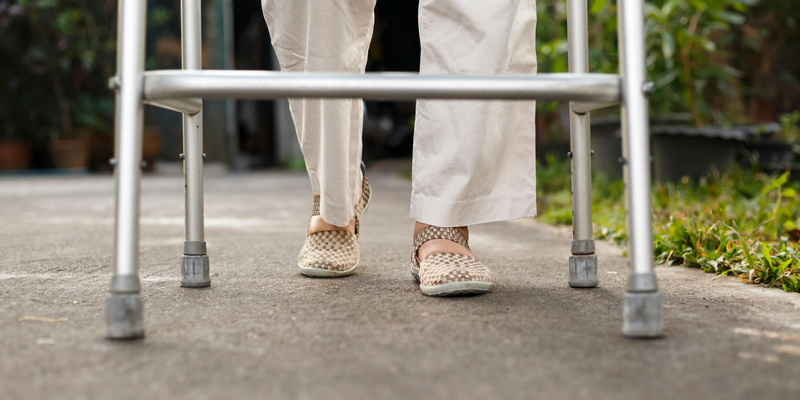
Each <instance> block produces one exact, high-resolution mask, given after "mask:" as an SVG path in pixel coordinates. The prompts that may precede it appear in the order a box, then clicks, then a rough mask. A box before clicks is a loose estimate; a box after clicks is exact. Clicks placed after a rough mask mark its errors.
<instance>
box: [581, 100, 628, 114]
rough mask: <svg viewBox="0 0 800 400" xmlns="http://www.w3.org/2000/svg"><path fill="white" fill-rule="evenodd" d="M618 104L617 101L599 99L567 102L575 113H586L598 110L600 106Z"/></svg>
mask: <svg viewBox="0 0 800 400" xmlns="http://www.w3.org/2000/svg"><path fill="white" fill-rule="evenodd" d="M616 105H619V102H618V101H614V102H600V101H571V102H570V103H569V108H570V109H572V111H573V112H575V114H581V115H583V114H586V113H588V112H591V111H594V110H599V109H601V108H606V107H611V106H616Z"/></svg>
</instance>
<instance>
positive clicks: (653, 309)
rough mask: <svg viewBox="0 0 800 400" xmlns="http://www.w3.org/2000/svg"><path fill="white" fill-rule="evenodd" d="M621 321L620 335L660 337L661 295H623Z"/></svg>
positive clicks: (633, 293) (661, 320) (661, 318)
mask: <svg viewBox="0 0 800 400" xmlns="http://www.w3.org/2000/svg"><path fill="white" fill-rule="evenodd" d="M622 319H623V322H622V334H623V335H625V336H627V337H630V338H643V339H648V338H657V337H661V336H662V335H663V333H664V317H663V315H662V305H661V293H658V292H629V293H625V296H624V297H623V299H622Z"/></svg>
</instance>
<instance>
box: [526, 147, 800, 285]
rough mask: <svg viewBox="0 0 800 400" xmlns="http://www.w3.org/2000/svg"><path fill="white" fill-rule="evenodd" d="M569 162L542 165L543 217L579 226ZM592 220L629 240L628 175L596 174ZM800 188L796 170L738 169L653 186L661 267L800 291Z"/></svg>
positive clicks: (598, 232)
mask: <svg viewBox="0 0 800 400" xmlns="http://www.w3.org/2000/svg"><path fill="white" fill-rule="evenodd" d="M569 177H570V169H569V162H568V161H557V160H556V159H555V158H552V157H550V158H548V159H547V160H546V163H544V164H543V165H539V166H538V169H537V185H538V188H539V189H538V190H539V199H538V202H539V205H538V206H539V210H540V218H541V219H542V221H544V222H546V223H551V224H563V225H570V224H572V209H571V207H572V205H571V204H572V203H571V194H570V181H569V179H570V178H569ZM592 189H593V190H592V198H593V206H592V212H593V222H594V233H595V237H596V238H598V239H605V240H609V241H612V242H614V243H617V244H621V245H624V244H625V243H626V242H627V235H626V231H625V209H624V200H623V184H622V181H621V180H618V179H609V178H607V177H605V176H602V175H600V174H597V175H595V176H594V177H593V188H592ZM798 192H800V185H798V183H797V182H792V181H790V180H789V173H788V172H785V173H782V174H780V175H778V174H774V175H770V174H766V173H762V172H758V171H754V170H744V169H739V168H734V169H733V170H732V171H731V172H730V173H728V174H726V175H723V176H718V177H715V176H713V175H709V176H707V177H704V178H702V179H700V180H699V181H698V182H690V181H689V180H688V179H684V180H683V181H681V182H678V183H668V184H656V185H654V187H653V190H652V199H653V230H654V232H653V233H654V243H653V248H654V255H655V262H656V263H657V264H666V265H684V266H687V267H693V268H700V269H702V270H703V271H705V272H709V273H714V274H717V275H720V276H723V275H729V274H732V275H735V276H737V277H739V279H741V280H742V281H744V282H747V283H759V284H764V285H766V286H770V287H779V288H782V289H784V290H786V291H790V292H798V291H800V253H798V243H797V242H798V240H799V239H800V229H798V227H799V226H800V195H798Z"/></svg>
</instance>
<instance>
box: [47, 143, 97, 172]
mask: <svg viewBox="0 0 800 400" xmlns="http://www.w3.org/2000/svg"><path fill="white" fill-rule="evenodd" d="M50 157H52V159H53V165H54V166H55V167H56V168H68V169H85V168H87V167H88V166H89V144H88V143H87V141H86V140H83V139H60V140H54V141H52V142H50Z"/></svg>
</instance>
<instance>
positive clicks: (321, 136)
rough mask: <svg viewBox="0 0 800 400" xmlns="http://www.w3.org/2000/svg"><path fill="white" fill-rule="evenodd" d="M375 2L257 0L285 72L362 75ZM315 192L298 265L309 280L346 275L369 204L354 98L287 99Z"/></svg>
mask: <svg viewBox="0 0 800 400" xmlns="http://www.w3.org/2000/svg"><path fill="white" fill-rule="evenodd" d="M374 7H375V0H326V1H313V0H262V8H263V11H264V18H265V19H266V21H267V26H268V28H269V31H270V37H271V41H272V45H273V48H274V49H275V53H276V55H277V57H278V61H279V63H280V65H281V70H282V71H284V72H345V73H364V69H365V67H366V63H367V50H368V46H369V42H370V40H371V38H372V28H373V22H374V17H373V9H374ZM289 103H290V110H291V113H292V119H293V120H294V124H295V128H296V130H297V136H298V139H299V140H300V147H301V149H302V151H303V156H304V157H305V163H306V169H307V170H308V174H309V177H310V179H311V186H312V190H313V192H314V211H313V213H312V217H311V221H310V222H309V228H308V235H307V236H306V243H305V245H304V246H303V249H302V250H301V252H300V257H299V260H298V265H299V267H300V269H301V272H303V273H304V274H306V275H312V276H344V275H347V274H350V273H352V272H353V270H354V269H355V267H356V265H357V264H358V232H357V230H358V219H359V218H360V215H361V213H363V211H364V208H365V206H366V202H367V201H368V198H369V186H368V184H367V183H366V177H363V174H362V171H361V169H360V168H359V167H360V165H361V132H362V123H363V113H364V111H363V105H362V102H361V100H359V99H290V100H289Z"/></svg>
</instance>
